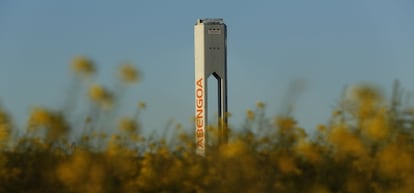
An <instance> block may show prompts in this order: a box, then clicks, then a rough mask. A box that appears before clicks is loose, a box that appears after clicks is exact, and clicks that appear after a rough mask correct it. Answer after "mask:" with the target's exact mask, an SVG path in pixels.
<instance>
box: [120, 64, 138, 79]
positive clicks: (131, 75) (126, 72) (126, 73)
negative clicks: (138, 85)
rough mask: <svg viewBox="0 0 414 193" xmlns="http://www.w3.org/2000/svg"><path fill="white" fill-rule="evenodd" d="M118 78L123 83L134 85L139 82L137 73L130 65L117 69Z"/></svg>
mask: <svg viewBox="0 0 414 193" xmlns="http://www.w3.org/2000/svg"><path fill="white" fill-rule="evenodd" d="M119 76H120V78H121V80H122V81H123V82H125V83H134V82H137V81H139V80H140V73H139V71H138V70H137V69H136V68H135V67H134V66H132V65H131V64H124V65H121V67H120V68H119Z"/></svg>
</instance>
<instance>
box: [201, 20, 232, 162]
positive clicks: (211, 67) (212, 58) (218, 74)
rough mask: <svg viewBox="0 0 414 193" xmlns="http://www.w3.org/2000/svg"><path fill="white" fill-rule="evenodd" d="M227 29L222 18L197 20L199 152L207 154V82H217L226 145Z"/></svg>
mask: <svg viewBox="0 0 414 193" xmlns="http://www.w3.org/2000/svg"><path fill="white" fill-rule="evenodd" d="M226 38H227V27H226V24H224V23H223V19H198V20H197V23H196V24H195V26H194V55H195V135H196V136H195V137H196V153H197V154H198V155H201V156H204V155H205V153H206V126H207V123H208V119H207V115H208V109H207V107H208V100H207V95H208V94H207V82H208V81H207V79H208V78H209V76H210V75H213V76H214V77H215V78H216V79H217V82H218V87H217V88H218V92H217V93H218V121H219V123H218V126H219V128H218V140H219V145H221V144H223V143H227V138H228V136H227V51H226V50H227V45H226Z"/></svg>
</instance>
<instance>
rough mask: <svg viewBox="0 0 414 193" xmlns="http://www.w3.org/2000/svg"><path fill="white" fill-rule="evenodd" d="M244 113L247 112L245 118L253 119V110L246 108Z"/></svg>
mask: <svg viewBox="0 0 414 193" xmlns="http://www.w3.org/2000/svg"><path fill="white" fill-rule="evenodd" d="M246 114H247V119H248V120H250V121H253V120H254V117H255V116H254V112H253V111H252V110H250V109H248V110H247V111H246Z"/></svg>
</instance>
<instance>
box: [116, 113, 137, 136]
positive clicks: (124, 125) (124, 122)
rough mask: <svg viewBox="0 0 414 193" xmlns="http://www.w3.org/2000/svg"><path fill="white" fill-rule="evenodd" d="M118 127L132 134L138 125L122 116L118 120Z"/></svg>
mask: <svg viewBox="0 0 414 193" xmlns="http://www.w3.org/2000/svg"><path fill="white" fill-rule="evenodd" d="M118 129H119V130H121V131H123V132H125V133H128V134H132V133H135V132H137V130H138V127H137V124H136V122H135V121H134V120H132V119H130V118H126V117H124V118H121V119H120V120H119V122H118Z"/></svg>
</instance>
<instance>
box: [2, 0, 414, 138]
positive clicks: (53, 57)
mask: <svg viewBox="0 0 414 193" xmlns="http://www.w3.org/2000/svg"><path fill="white" fill-rule="evenodd" d="M214 17H221V18H224V21H225V23H226V24H227V26H228V76H229V83H228V84H229V96H228V97H229V110H230V112H232V114H233V117H232V118H231V120H230V123H231V124H232V125H233V126H241V124H242V122H243V121H242V120H243V118H244V116H245V112H246V109H249V108H254V107H255V103H256V102H257V101H263V102H265V103H266V104H267V112H268V114H269V116H270V115H276V114H278V113H282V112H283V111H285V109H286V106H287V104H288V103H291V102H292V103H294V104H295V105H294V111H293V115H294V116H295V117H296V118H297V119H298V121H299V124H300V125H301V126H302V127H305V128H307V129H313V128H314V127H315V126H316V125H317V124H318V123H325V122H326V121H327V120H328V118H329V116H330V112H331V110H332V108H333V107H334V106H335V104H336V101H337V100H338V99H339V97H340V94H341V92H342V89H343V88H344V86H346V85H353V84H357V83H360V82H371V83H375V84H377V85H378V86H379V87H380V88H382V89H383V90H384V91H386V92H387V91H389V90H390V89H391V86H392V82H393V80H395V79H399V80H400V81H401V83H402V86H403V87H404V88H405V89H406V90H408V91H410V92H412V91H414V84H413V83H414V75H413V73H414V38H413V34H414V22H413V21H414V2H413V1H408V0H406V1H383V0H375V1H374V0H372V1H368V0H358V1H356V0H355V1H353V0H351V1H329V0H315V1H306V0H303V1H216V0H211V1H198V0H192V1H157V0H153V1H117V2H114V1H80V0H74V1H52V0H41V1H12V0H10V1H8V0H6V1H0V100H1V103H2V105H3V106H5V107H6V108H7V109H8V111H10V112H11V113H12V114H13V116H14V118H15V119H16V121H18V122H20V124H22V123H21V122H23V121H24V120H25V119H26V117H27V114H28V112H29V111H30V108H31V107H33V106H36V105H43V106H46V107H49V108H59V107H60V106H62V103H63V100H64V98H65V96H66V95H67V94H68V93H67V90H68V87H69V82H70V80H71V76H70V75H71V74H70V73H69V63H70V60H71V58H72V57H73V56H76V55H86V56H88V57H90V58H91V59H93V60H94V61H95V62H96V63H97V65H98V75H97V76H96V77H95V79H94V80H93V81H94V82H96V83H101V84H104V85H108V86H109V87H110V86H113V85H114V82H115V78H114V74H115V71H116V69H117V67H118V65H119V64H121V63H123V62H125V61H129V62H132V63H134V64H136V65H137V67H138V68H139V69H140V70H141V71H142V72H143V75H144V77H143V82H142V83H141V84H139V85H138V86H136V87H133V88H131V89H130V90H128V92H127V93H126V94H125V100H124V105H123V106H122V110H121V114H123V115H131V114H132V112H133V111H134V108H135V104H136V103H137V101H145V102H146V103H147V106H148V109H147V110H146V111H145V112H144V113H143V114H142V115H141V119H142V121H143V125H144V126H145V128H146V129H147V130H153V129H160V128H161V129H162V128H164V127H165V125H166V123H167V121H168V120H170V119H173V120H175V121H176V122H181V123H182V124H183V125H184V126H186V127H187V128H189V127H190V125H191V124H190V120H191V116H192V115H193V112H194V105H193V104H194V99H193V92H194V91H193V89H194V88H193V81H194V53H193V45H194V43H193V26H194V23H195V22H196V19H197V18H214ZM294 82H300V83H301V84H303V85H304V89H303V90H301V92H300V93H299V94H298V95H297V96H295V97H291V96H289V94H288V93H289V87H290V86H289V85H292V83H294ZM388 93H389V92H388Z"/></svg>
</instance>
